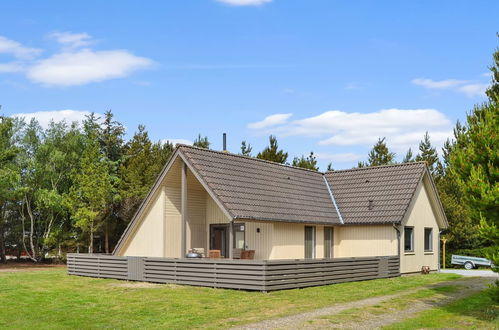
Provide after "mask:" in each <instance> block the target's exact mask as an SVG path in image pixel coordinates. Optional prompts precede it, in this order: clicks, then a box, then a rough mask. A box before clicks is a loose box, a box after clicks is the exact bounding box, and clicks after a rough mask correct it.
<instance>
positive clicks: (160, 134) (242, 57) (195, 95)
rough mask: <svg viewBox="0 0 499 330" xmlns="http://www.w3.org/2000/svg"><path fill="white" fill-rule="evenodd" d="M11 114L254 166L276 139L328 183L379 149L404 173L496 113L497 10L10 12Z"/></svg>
mask: <svg viewBox="0 0 499 330" xmlns="http://www.w3.org/2000/svg"><path fill="white" fill-rule="evenodd" d="M0 12H1V13H3V15H2V19H1V20H0V104H1V105H2V108H1V110H0V112H1V113H3V114H4V115H8V116H18V117H19V116H22V117H25V118H27V119H29V118H33V117H35V118H37V119H38V120H39V121H40V123H41V124H42V125H47V124H48V122H49V121H50V120H51V119H54V120H56V121H59V120H66V121H68V122H71V121H74V120H81V119H82V118H84V116H85V115H86V114H88V113H90V112H95V113H97V114H103V113H104V112H105V111H106V110H109V109H111V110H112V111H113V113H114V114H115V116H116V119H118V120H119V121H121V122H122V123H123V124H124V125H125V127H126V128H127V136H128V137H131V136H132V135H133V133H134V131H135V130H136V129H137V126H138V125H139V124H144V125H145V126H146V128H147V130H148V131H149V134H150V137H151V139H152V140H154V141H166V140H170V141H173V142H181V143H191V142H192V141H193V140H194V139H195V137H196V136H197V135H198V134H201V135H203V136H208V138H209V140H210V141H211V142H212V146H211V147H212V148H213V149H216V150H220V149H222V133H224V132H226V133H227V136H228V149H229V151H231V152H234V153H237V152H239V151H240V144H241V141H242V140H246V141H247V142H249V143H250V144H251V145H252V147H253V153H256V152H258V151H260V150H262V149H263V148H264V147H265V146H266V145H267V144H268V136H269V135H270V134H274V135H276V136H277V138H278V141H279V145H280V146H281V147H282V148H283V149H285V150H286V151H288V152H289V161H290V162H291V160H292V158H293V157H295V156H301V155H308V154H309V153H310V151H313V152H314V153H315V155H316V156H317V158H318V162H319V165H320V167H321V169H325V168H326V166H327V164H328V163H329V162H332V163H333V167H334V168H335V169H341V168H350V167H352V166H355V165H356V164H357V162H358V161H360V160H365V159H366V158H367V153H368V151H369V150H370V149H371V147H372V146H373V144H374V143H375V142H376V141H377V140H378V138H381V137H386V141H387V144H388V147H389V148H390V149H391V150H392V151H394V152H396V154H397V159H398V160H400V159H401V158H402V157H403V156H404V154H405V153H406V151H407V149H408V148H409V147H410V148H412V149H413V150H414V151H415V152H416V151H417V147H418V143H419V141H420V140H421V138H422V137H423V135H424V133H425V131H428V132H429V134H430V138H431V140H432V143H433V144H434V145H435V146H437V147H441V145H442V144H443V142H444V141H445V140H446V139H447V138H449V137H451V136H452V128H453V126H454V125H455V122H456V120H461V121H462V120H463V119H464V118H465V115H466V112H469V111H470V110H471V109H472V108H473V105H474V104H478V103H480V102H483V101H485V100H486V98H485V94H484V91H485V89H486V87H487V85H488V84H489V83H490V79H491V77H490V75H489V70H488V66H489V65H491V64H492V53H493V52H494V50H495V49H496V48H497V46H498V45H499V42H498V41H499V38H498V37H497V36H496V32H498V31H499V21H498V20H497V12H499V2H497V1H474V2H471V1H459V0H453V1H334V0H169V1H140V2H139V1H123V0H120V1H113V0H108V1H97V0H95V1H94V0H86V1H80V2H76V1H70V2H68V1H26V2H22V3H21V2H18V1H3V2H1V3H0Z"/></svg>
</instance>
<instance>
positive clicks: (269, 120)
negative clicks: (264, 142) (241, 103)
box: [248, 113, 293, 129]
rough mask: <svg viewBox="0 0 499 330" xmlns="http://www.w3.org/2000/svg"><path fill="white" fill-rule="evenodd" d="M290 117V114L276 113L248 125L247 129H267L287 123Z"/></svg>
mask: <svg viewBox="0 0 499 330" xmlns="http://www.w3.org/2000/svg"><path fill="white" fill-rule="evenodd" d="M292 115H293V114H291V113H277V114H275V115H271V116H268V117H265V118H264V119H263V120H262V121H258V122H256V123H250V124H248V128H251V129H263V128H269V127H272V126H276V125H280V124H284V123H286V122H287V120H288V119H289V117H291V116H292Z"/></svg>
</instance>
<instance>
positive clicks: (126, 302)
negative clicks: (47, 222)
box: [0, 270, 460, 329]
mask: <svg viewBox="0 0 499 330" xmlns="http://www.w3.org/2000/svg"><path fill="white" fill-rule="evenodd" d="M459 277H460V276H459V275H455V274H431V275H425V276H410V277H398V278H392V279H380V280H373V281H364V282H352V283H342V284H335V285H329V286H322V287H314V288H307V289H297V290H286V291H278V292H272V293H268V294H265V293H260V292H245V291H236V290H223V289H211V288H199V287H189V286H172V285H144V284H143V283H133V282H125V281H117V280H111V279H94V278H87V277H77V276H68V275H66V272H65V270H49V271H37V272H17V273H0V306H2V307H1V308H0V328H16V329H17V328H37V329H43V328H51V329H54V328H55V329H57V328H102V327H110V328H182V329H185V328H199V327H204V328H220V327H229V326H232V325H237V324H243V323H249V322H255V321H259V320H263V319H268V318H273V317H279V316H284V315H290V314H295V313H300V312H304V311H307V310H312V309H316V308H321V307H325V306H329V305H332V304H335V303H341V302H347V301H354V300H359V299H365V298H369V297H374V296H379V295H386V294H392V293H395V292H398V291H402V290H407V289H412V288H417V287H420V286H423V285H427V284H432V283H438V282H443V281H448V280H453V279H457V278H459Z"/></svg>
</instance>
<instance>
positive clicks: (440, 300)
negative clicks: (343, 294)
mask: <svg viewBox="0 0 499 330" xmlns="http://www.w3.org/2000/svg"><path fill="white" fill-rule="evenodd" d="M491 281H492V280H491V279H486V278H467V279H459V280H455V281H449V282H443V283H438V284H434V285H428V286H423V287H419V288H415V289H410V290H406V291H402V292H398V293H396V294H392V295H385V296H379V297H373V298H368V299H363V300H358V301H352V302H348V303H344V304H336V305H333V306H330V307H325V308H321V309H317V310H313V311H310V312H306V313H301V314H296V315H291V316H286V317H282V318H278V319H271V320H265V321H262V322H258V323H253V324H248V325H245V326H242V327H237V329H297V328H306V329H317V328H332V327H333V328H350V329H359V328H363V329H373V328H378V327H381V326H384V325H388V324H392V323H395V322H399V321H402V320H404V319H406V318H408V317H410V316H411V315H413V314H416V313H419V312H421V311H424V310H426V309H430V308H435V307H437V306H441V305H445V304H448V303H450V302H452V301H454V300H456V299H459V298H463V297H466V296H469V295H471V294H473V293H475V292H478V291H480V290H482V289H484V288H485V287H486V286H487V284H489V283H491ZM451 285H460V286H463V287H462V288H460V289H459V290H456V291H455V292H449V293H445V295H443V296H442V295H437V296H435V297H432V298H428V299H420V300H417V302H416V303H414V304H411V305H410V307H409V308H406V309H402V310H400V309H396V310H393V311H389V312H388V313H380V314H377V315H376V314H375V315H373V314H369V315H367V317H366V315H363V317H359V318H356V319H355V320H354V321H352V320H347V321H343V322H341V321H340V322H331V321H329V320H328V319H327V318H331V319H334V316H335V315H337V314H340V313H341V312H343V311H348V310H350V309H362V308H367V307H370V306H378V305H379V304H381V303H383V302H387V301H389V300H392V299H396V298H400V297H402V296H406V295H408V294H411V293H416V292H418V291H420V290H423V289H432V288H438V287H444V286H451ZM435 298H436V299H435Z"/></svg>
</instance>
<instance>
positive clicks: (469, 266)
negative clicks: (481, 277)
mask: <svg viewBox="0 0 499 330" xmlns="http://www.w3.org/2000/svg"><path fill="white" fill-rule="evenodd" d="M464 268H466V269H467V270H470V269H473V268H475V267H474V266H473V264H472V263H471V262H469V261H467V262H465V263H464Z"/></svg>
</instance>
